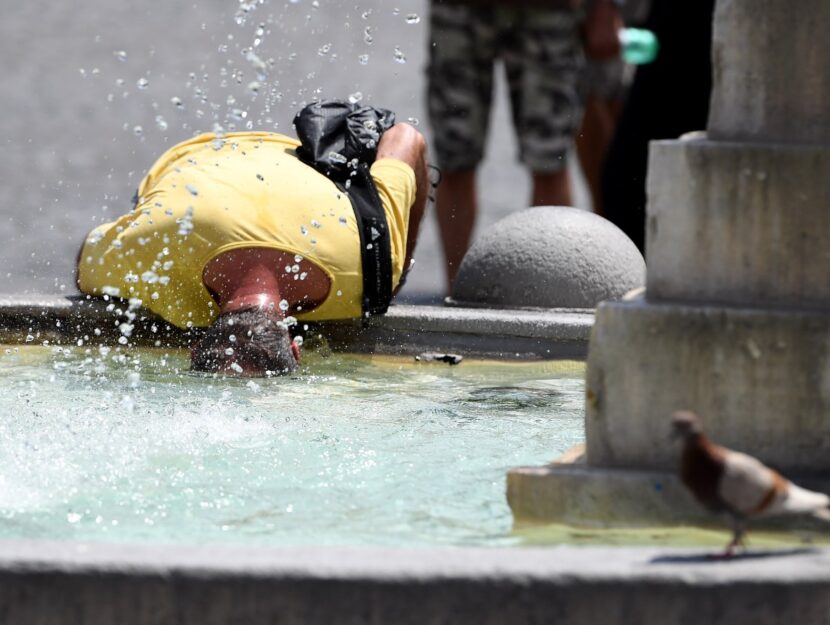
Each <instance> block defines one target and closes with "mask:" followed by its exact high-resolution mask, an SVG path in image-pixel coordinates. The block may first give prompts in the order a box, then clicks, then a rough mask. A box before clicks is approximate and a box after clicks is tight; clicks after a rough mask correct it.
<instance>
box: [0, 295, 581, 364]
mask: <svg viewBox="0 0 830 625" xmlns="http://www.w3.org/2000/svg"><path fill="white" fill-rule="evenodd" d="M124 322H128V323H129V324H130V326H131V329H130V335H129V342H128V343H127V344H128V345H138V346H141V345H145V346H153V345H155V346H186V345H189V344H190V343H191V342H192V341H193V339H194V336H195V335H196V334H197V333H198V332H197V331H195V330H194V331H192V332H190V331H182V330H179V329H177V328H175V327H172V326H169V325H168V324H166V323H165V322H164V321H163V320H162V319H161V318H159V317H157V316H155V315H153V314H152V313H150V312H149V311H147V310H144V309H141V308H134V309H131V308H130V307H129V306H128V305H127V303H126V302H124V301H121V300H106V301H105V300H104V299H99V298H87V297H84V296H73V297H63V296H56V295H40V296H5V297H4V296H0V342H6V343H13V344H14V343H24V342H34V343H35V344H40V343H42V342H43V341H49V342H50V343H53V344H75V343H76V342H77V341H78V340H82V341H83V342H84V343H86V344H95V343H109V344H115V343H116V341H118V340H119V339H121V338H122V336H121V333H120V332H119V327H120V326H121V324H122V323H124ZM593 322H594V315H593V311H590V310H501V311H494V310H486V309H469V308H457V307H456V308H444V307H440V306H424V305H418V306H411V305H396V306H392V307H390V309H389V312H388V313H387V314H386V315H383V316H380V317H372V318H371V319H370V320H369V321H368V323H367V324H365V325H364V324H361V323H360V322H359V321H347V322H322V323H316V324H308V325H309V329H308V331H304V332H303V334H305V336H306V338H307V340H308V346H310V347H312V348H314V345H315V343H317V347H318V348H319V347H321V343H323V342H324V343H325V345H326V346H328V347H329V348H331V349H335V350H343V351H351V352H360V353H368V352H372V353H387V354H405V355H418V354H421V353H423V352H427V351H429V352H453V353H457V354H460V355H462V356H468V357H479V358H483V357H486V358H501V359H516V358H519V359H545V360H547V359H572V358H573V359H583V358H585V356H586V354H587V351H588V338H589V336H590V332H591V326H592V325H593ZM318 337H322V338H318Z"/></svg>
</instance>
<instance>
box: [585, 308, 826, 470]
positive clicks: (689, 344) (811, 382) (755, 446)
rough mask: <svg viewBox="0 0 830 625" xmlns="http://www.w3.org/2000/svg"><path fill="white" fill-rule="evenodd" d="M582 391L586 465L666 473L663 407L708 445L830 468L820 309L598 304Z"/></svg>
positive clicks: (670, 452)
mask: <svg viewBox="0 0 830 625" xmlns="http://www.w3.org/2000/svg"><path fill="white" fill-rule="evenodd" d="M647 296H648V295H647ZM585 392H586V417H585V423H586V426H585V427H586V436H587V459H588V464H590V465H592V466H605V467H626V468H631V469H643V470H673V469H674V467H675V466H676V463H677V449H676V447H674V446H673V445H672V444H671V442H670V440H669V439H670V433H671V427H670V415H671V413H672V412H673V411H675V410H678V409H689V410H694V411H696V412H697V413H698V414H699V415H700V416H701V418H702V419H703V421H704V426H705V427H706V430H707V433H708V434H710V436H711V437H712V438H713V439H714V440H715V441H717V442H719V443H721V444H723V445H726V446H727V447H731V448H734V449H738V450H741V451H745V452H748V453H750V454H753V455H755V456H757V457H758V458H760V459H761V460H762V461H764V462H766V463H767V464H770V465H772V466H774V467H776V468H779V469H781V470H782V471H784V472H785V473H791V474H793V475H797V474H802V475H803V474H807V475H809V474H820V473H827V472H828V471H830V314H828V313H821V312H817V311H810V310H759V309H750V308H734V307H733V308H730V307H724V306H703V305H690V304H683V303H667V302H660V303H655V302H650V301H647V300H645V299H635V300H630V301H625V302H610V303H605V304H602V305H601V306H600V307H599V308H598V309H597V316H596V322H595V325H594V329H593V333H592V335H591V344H590V350H589V356H588V367H587V373H586V390H585Z"/></svg>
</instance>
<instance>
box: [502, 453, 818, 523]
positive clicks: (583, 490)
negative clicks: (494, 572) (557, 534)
mask: <svg viewBox="0 0 830 625" xmlns="http://www.w3.org/2000/svg"><path fill="white" fill-rule="evenodd" d="M799 481H800V483H802V484H803V485H805V486H809V487H810V488H813V489H816V490H821V491H824V492H830V481H828V480H827V479H824V480H815V479H814V480H809V479H808V480H807V481H804V480H799ZM507 501H508V503H509V504H510V509H511V510H512V512H513V518H514V520H515V523H516V524H517V525H523V524H526V523H536V524H538V523H565V524H569V525H575V526H583V527H585V526H591V527H613V528H620V527H659V526H688V525H695V526H702V527H707V526H708V527H718V528H725V527H728V521H727V520H726V519H725V518H723V517H719V516H717V515H713V514H711V513H709V512H708V511H706V509H704V508H703V507H702V506H701V505H700V504H699V503H698V502H696V501H695V500H694V498H693V497H692V496H691V495H690V494H689V492H688V491H687V490H686V488H685V487H684V486H683V484H682V483H681V482H680V479H679V478H678V476H677V474H676V473H675V472H669V471H638V470H631V469H608V468H603V467H593V466H587V465H585V464H579V463H577V464H571V463H562V462H557V463H552V464H549V465H546V466H542V467H518V468H516V469H512V470H511V471H510V472H509V473H508V474H507ZM751 527H752V528H753V529H760V528H766V529H788V530H791V529H799V530H802V529H803V530H811V531H816V532H822V533H828V532H830V524H827V523H823V522H821V521H818V520H814V519H812V518H811V517H789V518H780V517H779V518H771V519H763V518H762V519H753V520H752V522H751Z"/></svg>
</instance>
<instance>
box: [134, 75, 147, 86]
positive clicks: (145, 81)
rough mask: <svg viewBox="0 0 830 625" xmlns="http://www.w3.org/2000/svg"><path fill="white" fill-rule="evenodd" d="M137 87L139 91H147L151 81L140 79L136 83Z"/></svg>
mask: <svg viewBox="0 0 830 625" xmlns="http://www.w3.org/2000/svg"><path fill="white" fill-rule="evenodd" d="M135 86H136V87H138V88H139V89H146V88H147V87H149V86H150V81H149V80H147V79H146V78H144V77H142V78H139V79H138V80H137V81H136V83H135Z"/></svg>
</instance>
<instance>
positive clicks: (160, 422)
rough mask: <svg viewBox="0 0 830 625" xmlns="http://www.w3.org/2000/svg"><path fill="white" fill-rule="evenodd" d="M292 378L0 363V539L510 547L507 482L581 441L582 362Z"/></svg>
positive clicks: (394, 365)
mask: <svg viewBox="0 0 830 625" xmlns="http://www.w3.org/2000/svg"><path fill="white" fill-rule="evenodd" d="M304 365H305V371H304V372H303V374H302V375H300V376H297V377H295V378H292V379H271V380H256V381H254V380H238V379H220V378H211V377H204V376H199V375H195V374H191V373H189V372H187V368H188V359H187V353H186V352H185V351H181V350H158V349H155V350H154V349H136V348H130V349H123V350H122V349H117V348H107V347H99V346H90V347H86V346H82V347H76V346H73V347H56V346H55V347H53V346H40V345H38V346H26V345H24V346H17V347H15V346H7V347H4V348H2V349H0V414H1V415H3V418H2V420H0V466H2V472H1V473H0V483H2V488H0V538H11V539H20V538H25V539H45V540H74V541H77V540H81V541H85V540H93V541H113V542H131V543H155V544H158V543H181V544H200V543H211V544H215V543H230V544H249V545H278V546H286V545H380V546H392V545H395V546H424V545H510V544H517V543H520V542H522V540H523V539H522V538H521V536H520V535H518V534H514V533H513V532H512V531H511V525H512V519H511V515H510V510H509V508H508V506H507V504H506V502H505V497H504V489H505V481H504V476H505V473H506V471H507V470H508V469H509V468H511V467H513V466H517V465H521V464H534V463H541V462H546V461H549V460H551V459H552V458H554V457H556V456H557V455H559V454H560V453H562V452H564V451H565V450H567V449H568V448H570V447H571V446H573V445H574V444H577V443H580V442H582V440H583V437H584V434H583V414H584V413H583V371H584V365H583V364H582V363H579V362H575V361H547V362H541V363H539V362H537V363H532V364H531V363H515V362H498V363H497V362H493V361H475V360H465V361H464V362H463V363H462V364H461V365H459V366H454V367H450V366H448V365H445V364H440V365H439V364H426V363H415V362H414V361H413V359H412V358H411V357H409V358H405V357H392V356H373V357H370V356H354V355H344V354H331V355H328V356H324V355H323V354H322V353H314V352H310V353H308V354H307V355H306V359H305V362H304Z"/></svg>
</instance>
